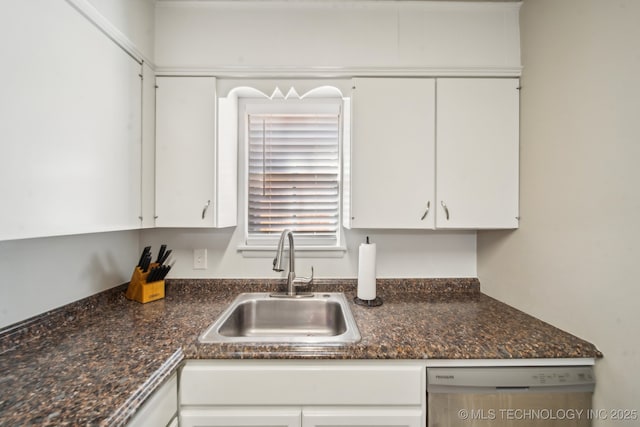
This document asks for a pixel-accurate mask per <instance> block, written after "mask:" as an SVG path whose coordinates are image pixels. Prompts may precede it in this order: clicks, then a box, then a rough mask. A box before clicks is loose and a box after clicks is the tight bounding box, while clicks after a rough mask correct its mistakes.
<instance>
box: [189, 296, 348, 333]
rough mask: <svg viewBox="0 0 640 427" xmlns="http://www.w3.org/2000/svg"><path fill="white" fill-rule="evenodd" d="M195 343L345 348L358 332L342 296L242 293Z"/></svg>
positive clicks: (345, 300)
mask: <svg viewBox="0 0 640 427" xmlns="http://www.w3.org/2000/svg"><path fill="white" fill-rule="evenodd" d="M199 341H200V342H202V343H247V344H248V343H286V344H312V345H346V344H353V343H356V342H358V341H360V331H359V330H358V327H357V325H356V322H355V320H354V319H353V315H352V314H351V309H350V308H349V304H348V303H347V299H346V298H345V296H344V294H342V293H338V292H316V293H312V294H311V295H310V296H309V297H307V298H281V297H280V298H274V297H272V296H271V295H270V294H268V293H243V294H240V295H239V296H238V297H237V298H236V299H235V300H234V301H233V302H232V303H231V305H230V306H229V307H228V308H227V309H226V310H225V311H224V312H223V313H222V314H221V315H220V317H218V319H216V321H215V322H214V323H213V324H212V325H211V326H210V327H209V328H208V329H207V330H206V331H205V332H204V333H203V334H202V335H200V337H199Z"/></svg>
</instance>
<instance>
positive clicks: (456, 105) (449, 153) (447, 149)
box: [436, 78, 519, 228]
mask: <svg viewBox="0 0 640 427" xmlns="http://www.w3.org/2000/svg"><path fill="white" fill-rule="evenodd" d="M518 86H519V80H518V79H513V78H504V79H498V78H491V79H480V78H475V79H473V78H468V79H438V80H437V93H438V96H437V104H436V111H437V123H436V129H437V134H436V141H437V157H436V159H437V161H436V171H437V178H436V195H437V200H438V202H437V206H436V209H437V215H436V227H437V228H517V227H518V218H517V217H518V162H519V91H518ZM445 206H446V208H445Z"/></svg>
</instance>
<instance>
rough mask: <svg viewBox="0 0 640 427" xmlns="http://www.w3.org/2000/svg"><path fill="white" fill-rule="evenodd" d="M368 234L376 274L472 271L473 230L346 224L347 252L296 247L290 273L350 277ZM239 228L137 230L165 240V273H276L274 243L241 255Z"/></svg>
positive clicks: (147, 241) (148, 238)
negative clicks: (199, 253)
mask: <svg viewBox="0 0 640 427" xmlns="http://www.w3.org/2000/svg"><path fill="white" fill-rule="evenodd" d="M366 236H370V238H371V241H372V242H375V243H376V246H377V275H378V277H476V233H475V232H469V231H467V232H440V231H438V232H434V231H418V230H410V231H398V230H395V231H394V230H375V231H374V230H346V231H345V240H346V245H347V252H346V253H345V254H344V256H342V257H339V258H326V257H319V256H316V255H307V254H305V253H304V252H302V251H298V250H296V273H297V274H298V275H300V276H308V275H309V274H310V272H311V266H314V270H315V275H316V277H318V278H336V277H337V278H355V277H357V275H358V246H359V245H360V244H361V243H363V242H364V241H365V238H366ZM242 239H243V235H242V231H241V228H240V227H238V228H225V229H219V230H199V229H192V230H187V229H153V230H145V231H144V232H143V233H142V238H141V240H142V242H144V245H152V246H153V247H154V248H155V249H156V250H157V248H159V247H160V245H161V244H162V243H166V244H167V245H168V246H169V248H171V249H172V250H173V251H174V252H173V255H172V256H173V257H174V259H175V260H176V264H175V266H174V268H173V269H172V270H171V274H170V276H169V277H180V278H201V277H237V278H259V277H264V278H278V277H284V273H275V272H274V271H273V270H272V269H271V267H272V264H271V262H272V260H273V257H274V256H275V248H274V250H273V251H271V252H266V253H264V254H263V255H262V257H260V258H245V257H244V256H243V255H242V254H241V253H240V252H238V250H237V248H238V246H240V245H241V243H242ZM199 248H203V249H204V248H206V249H207V256H208V263H207V264H208V265H207V266H208V268H207V269H206V270H195V269H193V249H199Z"/></svg>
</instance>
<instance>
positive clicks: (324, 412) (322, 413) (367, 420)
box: [302, 407, 424, 427]
mask: <svg viewBox="0 0 640 427" xmlns="http://www.w3.org/2000/svg"><path fill="white" fill-rule="evenodd" d="M423 419H424V414H423V412H422V410H420V409H419V408H407V409H398V408H393V407H390V408H362V409H358V408H335V409H314V408H311V409H307V408H305V409H303V411H302V427H329V426H332V427H338V426H354V427H356V426H357V427H373V426H384V427H420V426H423V425H424V424H423Z"/></svg>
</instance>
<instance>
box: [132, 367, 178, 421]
mask: <svg viewBox="0 0 640 427" xmlns="http://www.w3.org/2000/svg"><path fill="white" fill-rule="evenodd" d="M177 414H178V379H177V375H175V374H174V375H173V376H172V377H171V378H169V380H167V382H166V383H164V384H163V385H162V386H161V387H160V388H159V389H158V390H156V391H155V392H154V393H153V394H152V395H151V396H150V397H149V398H148V400H147V401H146V402H145V404H144V405H143V406H142V407H141V408H140V409H138V411H137V412H136V415H135V416H134V417H133V418H132V419H131V421H129V423H128V424H127V427H156V426H166V425H169V424H170V423H171V422H172V421H174V420H175V418H176V416H177Z"/></svg>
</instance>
